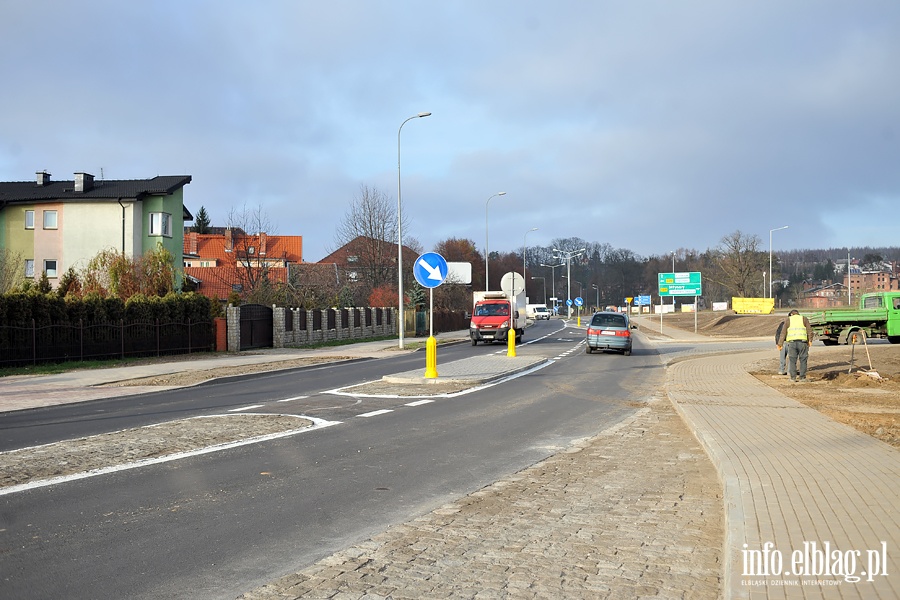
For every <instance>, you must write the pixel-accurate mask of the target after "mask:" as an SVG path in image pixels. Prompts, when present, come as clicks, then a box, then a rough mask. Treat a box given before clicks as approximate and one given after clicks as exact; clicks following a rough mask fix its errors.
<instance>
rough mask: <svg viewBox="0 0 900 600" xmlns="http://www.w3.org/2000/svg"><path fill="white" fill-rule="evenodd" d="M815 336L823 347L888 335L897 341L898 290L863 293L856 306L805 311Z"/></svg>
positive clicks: (899, 327)
mask: <svg viewBox="0 0 900 600" xmlns="http://www.w3.org/2000/svg"><path fill="white" fill-rule="evenodd" d="M803 314H804V315H805V316H806V317H807V318H808V319H809V323H810V325H812V328H813V331H815V333H816V337H818V338H819V339H820V340H822V343H823V344H825V345H826V346H836V345H837V344H846V343H848V341H850V340H851V339H854V340H855V341H859V339H860V336H865V337H866V338H887V340H888V341H889V342H890V343H892V344H900V292H877V293H872V294H863V295H862V296H861V297H860V299H859V308H835V309H831V310H820V311H815V312H806V311H804V312H803Z"/></svg>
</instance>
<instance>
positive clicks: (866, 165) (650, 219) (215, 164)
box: [0, 0, 900, 262]
mask: <svg viewBox="0 0 900 600" xmlns="http://www.w3.org/2000/svg"><path fill="white" fill-rule="evenodd" d="M0 81H2V92H0V180H2V181H27V180H32V179H33V178H34V173H35V172H36V171H41V170H47V171H48V172H50V173H51V174H52V175H53V178H54V179H56V180H62V179H72V178H73V173H75V172H76V171H86V172H88V173H91V174H93V175H94V176H95V177H96V178H100V177H101V176H102V177H103V178H105V179H145V178H151V177H154V176H156V175H190V176H191V177H192V182H191V183H190V184H189V185H188V186H187V188H186V189H185V205H186V206H187V208H188V210H190V211H191V212H192V213H194V214H196V213H197V211H198V210H199V208H200V207H201V206H204V207H205V208H206V210H207V212H208V213H209V215H210V217H211V220H212V223H213V225H225V224H226V219H227V218H228V215H229V213H231V212H232V211H240V210H242V209H244V208H248V209H251V210H259V211H261V212H262V213H264V214H265V215H267V216H268V217H269V219H270V221H271V223H272V224H273V229H272V230H271V231H269V232H268V233H271V234H281V235H302V236H303V247H304V256H303V258H304V260H305V261H308V262H315V261H318V260H320V259H321V258H323V257H324V256H326V255H327V254H328V253H329V252H330V251H331V250H334V249H336V248H337V246H338V245H339V244H338V243H337V240H336V238H335V235H336V230H337V229H338V226H339V224H340V222H341V221H342V220H343V219H344V217H345V215H346V214H347V212H348V210H349V205H350V203H351V202H353V200H354V199H355V198H358V197H359V195H360V192H361V189H362V187H364V186H365V187H368V188H370V189H373V190H376V191H378V192H379V193H382V194H384V195H385V196H387V197H388V198H390V200H391V201H392V202H396V200H397V196H398V193H400V197H401V200H402V212H403V215H404V217H405V218H406V219H407V220H408V223H409V227H408V229H407V230H406V231H405V233H404V235H405V236H406V235H409V236H412V237H414V238H416V239H418V240H419V242H420V243H421V244H422V247H423V249H424V250H425V251H429V250H432V249H433V248H434V246H435V244H436V243H438V242H440V241H442V240H446V239H448V238H465V239H470V240H472V241H473V242H474V243H475V245H476V247H477V248H478V249H479V251H482V252H483V251H484V246H485V242H486V238H488V240H489V250H490V251H501V252H513V251H515V252H521V249H522V246H523V243H525V244H527V245H528V246H529V247H531V246H550V245H552V244H553V242H554V240H560V239H565V238H581V239H583V240H585V241H587V242H597V243H601V244H610V245H611V246H612V247H614V248H623V249H628V250H631V251H632V252H634V253H636V254H638V255H640V256H643V257H650V256H663V255H669V254H670V253H671V252H672V251H675V250H678V249H693V250H698V251H701V252H702V251H705V250H707V249H709V248H714V247H717V246H718V245H719V244H720V242H721V240H722V238H723V237H724V236H726V235H728V234H731V233H733V232H735V231H741V232H743V233H744V234H747V235H758V236H759V238H760V240H761V242H762V246H761V247H762V248H768V246H769V239H770V236H771V239H772V247H773V248H774V249H776V250H777V249H785V250H790V249H818V248H842V247H846V246H851V247H857V246H872V247H878V246H900V219H898V216H897V215H898V209H897V205H898V204H900V2H896V1H895V0H883V1H879V0H861V1H859V2H846V1H832V0H753V1H750V0H747V1H734V2H709V1H708V0H702V1H699V0H697V1H695V0H679V1H677V2H673V1H672V0H644V1H640V2H633V1H625V0H619V1H609V0H582V1H574V0H568V1H567V0H560V1H558V2H546V1H543V2H537V1H531V0H497V1H493V2H491V1H486V0H477V1H469V0H459V1H451V2H413V1H407V0H393V1H388V0H382V1H377V0H328V1H327V2H324V1H320V2H310V1H306V0H281V1H276V0H255V1H254V2H245V1H236V0H235V1H233V0H217V1H216V0H203V1H200V0H154V1H152V2H122V1H121V0H109V1H103V0H80V1H79V2H59V1H54V0H29V1H28V2H22V1H20V0H0ZM422 112H431V113H432V114H431V116H429V117H425V118H413V119H411V120H410V121H406V119H407V118H409V117H413V116H414V115H417V114H419V113H422ZM401 125H402V127H401ZM398 142H399V144H398ZM398 155H399V168H398ZM398 176H399V177H398ZM398 179H399V182H398ZM398 183H399V190H398ZM499 192H506V194H505V195H504V196H496V197H493V198H491V197H492V196H493V195H494V194H497V193H499ZM489 198H490V200H489ZM785 225H787V226H788V229H784V230H779V231H776V232H774V233H772V232H771V230H773V229H776V228H779V227H783V226H785ZM533 228H537V231H531V232H530V233H526V232H529V231H530V230H531V229H533Z"/></svg>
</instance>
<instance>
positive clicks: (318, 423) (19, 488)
mask: <svg viewBox="0 0 900 600" xmlns="http://www.w3.org/2000/svg"><path fill="white" fill-rule="evenodd" d="M279 416H284V417H296V418H298V419H306V420H308V421H312V426H311V427H302V428H300V429H293V430H291V431H281V432H278V433H270V434H268V435H260V436H257V437H252V438H247V439H245V440H238V441H236V442H227V443H225V444H216V445H214V446H207V447H206V448H199V449H197V450H190V451H188V452H177V453H175V454H168V455H166V456H157V457H155V458H147V459H144V460H138V461H135V462H132V463H126V464H124V465H115V466H112V467H103V468H102V469H92V470H90V471H85V472H83V473H73V474H72V475H62V476H60V477H52V478H50V479H41V480H38V481H29V482H28V483H22V484H19V485H11V486H9V487H4V488H0V496H5V495H7V494H15V493H16V492H24V491H26V490H33V489H35V488H40V487H46V486H48V485H57V484H60V483H68V482H70V481H78V480H79V479H87V478H88V477H94V476H96V475H106V474H108V473H118V472H119V471H128V470H130V469H137V468H139V467H147V466H149V465H157V464H161V463H166V462H170V461H173V460H181V459H182V458H189V457H191V456H200V455H201V454H210V453H212V452H219V451H220V450H227V449H229V448H237V447H239V446H248V445H250V444H256V443H258V442H267V441H269V440H277V439H278V438H283V437H289V436H292V435H297V434H298V433H306V432H307V431H314V430H316V429H323V428H325V427H331V426H332V425H340V423H341V422H340V421H326V420H325V419H319V418H318V417H307V416H305V415H279Z"/></svg>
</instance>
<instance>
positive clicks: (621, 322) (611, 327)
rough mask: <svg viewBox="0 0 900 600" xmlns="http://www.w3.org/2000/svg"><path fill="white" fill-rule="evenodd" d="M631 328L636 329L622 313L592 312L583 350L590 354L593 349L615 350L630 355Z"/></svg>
mask: <svg viewBox="0 0 900 600" xmlns="http://www.w3.org/2000/svg"><path fill="white" fill-rule="evenodd" d="M632 329H637V325H632V324H631V321H630V320H629V318H628V315H626V314H624V313H619V312H612V311H602V312H597V313H594V316H593V317H591V322H590V323H589V324H588V328H587V346H586V347H585V352H587V353H588V354H590V353H591V352H593V351H594V350H615V351H617V352H621V353H622V354H624V355H625V356H630V355H631V330H632Z"/></svg>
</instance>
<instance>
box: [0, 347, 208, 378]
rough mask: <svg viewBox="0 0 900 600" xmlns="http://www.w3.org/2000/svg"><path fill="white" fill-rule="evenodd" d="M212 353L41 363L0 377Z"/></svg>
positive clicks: (10, 370)
mask: <svg viewBox="0 0 900 600" xmlns="http://www.w3.org/2000/svg"><path fill="white" fill-rule="evenodd" d="M213 354H214V353H212V352H192V353H191V354H169V355H166V356H158V357H157V356H153V357H135V358H113V359H110V360H78V361H70V362H63V363H42V364H37V365H27V366H23V367H0V377H10V376H12V375H57V374H59V373H67V372H69V371H82V370H87V369H109V368H113V367H134V366H137V365H147V364H153V363H160V362H175V361H182V360H193V359H196V358H206V357H209V356H212V355H213Z"/></svg>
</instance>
